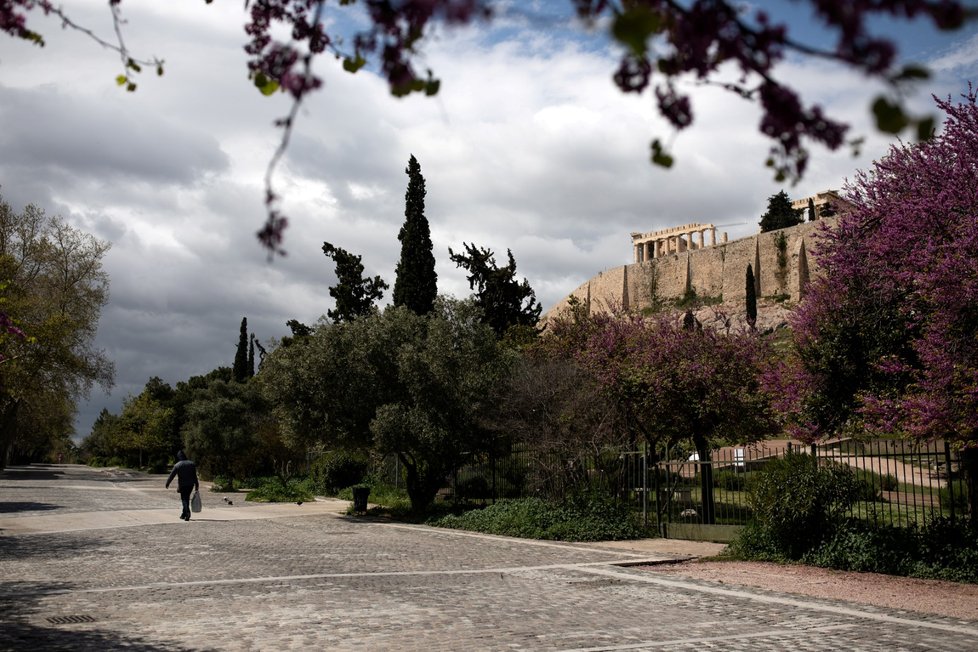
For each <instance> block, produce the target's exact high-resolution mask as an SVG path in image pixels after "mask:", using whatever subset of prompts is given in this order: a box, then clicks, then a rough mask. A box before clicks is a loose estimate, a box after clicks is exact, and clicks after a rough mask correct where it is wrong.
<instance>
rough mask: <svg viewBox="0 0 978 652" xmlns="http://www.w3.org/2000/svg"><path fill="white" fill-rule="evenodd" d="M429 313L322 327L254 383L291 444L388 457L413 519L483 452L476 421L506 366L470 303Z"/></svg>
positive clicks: (268, 364) (400, 312)
mask: <svg viewBox="0 0 978 652" xmlns="http://www.w3.org/2000/svg"><path fill="white" fill-rule="evenodd" d="M435 308H436V309H435V311H434V312H432V313H430V314H428V315H418V314H416V313H414V312H412V311H411V310H408V309H407V308H406V307H389V308H387V309H386V310H384V312H382V313H379V314H376V315H370V316H368V317H364V318H362V319H357V320H355V321H352V322H345V323H339V324H331V325H326V326H322V327H320V328H318V329H316V331H315V332H314V333H313V334H312V335H310V336H308V337H305V338H302V339H301V340H300V341H296V342H294V343H293V344H292V345H291V346H288V347H285V346H283V347H280V348H279V349H277V350H275V351H274V352H272V354H271V355H269V357H268V358H267V359H266V360H265V363H264V365H263V366H262V372H261V373H260V374H259V376H258V378H259V380H260V382H261V386H262V390H263V393H264V395H265V396H266V397H268V399H269V400H270V401H271V402H272V404H273V406H274V410H275V414H276V415H277V416H278V417H279V419H280V421H281V423H282V425H283V430H284V432H285V434H286V435H287V436H288V438H289V439H290V441H292V442H296V443H299V442H303V443H317V444H322V445H324V446H327V447H330V448H351V449H361V450H366V449H371V450H373V451H375V452H377V453H379V454H393V455H396V456H397V457H398V459H399V461H400V463H401V465H403V468H404V469H405V471H406V484H407V488H408V492H409V495H410V496H411V501H412V504H413V505H414V507H415V508H416V509H418V510H419V511H423V510H424V509H425V508H426V507H427V506H428V505H429V504H430V503H431V501H432V500H433V498H434V496H435V494H436V493H437V491H438V489H439V488H440V487H442V486H443V485H444V483H445V482H446V479H447V478H448V477H449V476H450V474H451V472H452V471H454V469H456V468H458V467H459V466H460V465H461V464H463V463H464V462H465V461H466V460H467V459H469V458H470V457H472V456H474V455H477V454H479V453H480V452H481V451H484V450H485V449H486V447H487V446H488V445H489V442H490V436H489V433H488V431H487V428H486V427H485V426H484V425H483V415H484V414H485V413H486V412H487V411H488V410H489V408H490V405H491V400H492V399H491V396H492V389H493V388H494V387H495V386H496V384H497V383H498V382H499V381H500V379H501V378H502V377H503V376H504V374H505V371H506V369H507V366H508V357H507V354H506V353H505V351H504V349H502V348H501V347H500V345H499V343H498V342H497V340H496V337H495V334H494V333H493V332H492V330H491V329H490V328H489V327H488V326H486V325H484V324H482V323H480V322H479V321H478V311H477V309H476V308H475V306H474V304H473V303H472V302H457V301H451V300H447V299H446V300H440V301H439V302H438V303H437V304H436V306H435Z"/></svg>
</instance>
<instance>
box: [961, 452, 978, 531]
mask: <svg viewBox="0 0 978 652" xmlns="http://www.w3.org/2000/svg"><path fill="white" fill-rule="evenodd" d="M961 470H962V471H964V474H963V475H964V484H965V488H966V490H967V492H968V516H969V517H971V524H972V526H975V525H976V524H978V448H965V449H964V450H962V451H961Z"/></svg>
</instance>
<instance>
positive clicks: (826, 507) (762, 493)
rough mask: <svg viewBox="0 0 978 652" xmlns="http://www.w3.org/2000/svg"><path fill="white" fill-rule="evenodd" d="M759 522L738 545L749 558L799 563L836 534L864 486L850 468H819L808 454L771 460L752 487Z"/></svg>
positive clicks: (743, 534) (751, 502)
mask: <svg viewBox="0 0 978 652" xmlns="http://www.w3.org/2000/svg"><path fill="white" fill-rule="evenodd" d="M747 489H748V493H749V495H748V505H749V507H750V508H751V512H752V513H753V516H754V520H753V521H752V522H751V524H750V525H749V526H748V527H747V528H745V530H744V531H742V532H741V537H740V539H742V540H741V541H739V542H735V544H734V549H735V551H736V552H737V554H740V555H742V556H745V557H747V558H785V559H800V558H801V557H802V555H804V554H805V553H806V552H808V551H809V550H811V549H812V548H815V547H817V546H818V545H820V544H821V543H822V542H823V541H825V540H826V539H828V538H830V537H831V536H833V534H834V530H835V528H836V526H837V525H838V524H840V523H841V522H842V520H843V518H844V517H845V514H846V513H847V512H848V511H849V510H850V508H851V507H852V505H853V503H855V501H856V500H857V499H858V498H859V494H860V491H861V490H862V489H861V487H860V483H859V482H858V480H857V479H856V476H855V474H854V473H853V471H852V469H850V468H849V467H847V466H845V465H842V464H837V463H834V462H829V463H824V462H823V463H821V464H819V463H818V461H817V460H816V458H813V457H811V456H810V455H807V454H804V453H789V454H788V455H786V456H785V457H783V458H780V459H776V460H771V461H770V462H768V463H767V464H766V465H765V467H764V469H763V470H762V471H759V472H757V473H755V474H753V475H752V477H751V479H750V481H749V482H748V487H747Z"/></svg>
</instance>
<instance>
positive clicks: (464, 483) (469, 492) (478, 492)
mask: <svg viewBox="0 0 978 652" xmlns="http://www.w3.org/2000/svg"><path fill="white" fill-rule="evenodd" d="M455 496H456V497H457V498H458V499H459V500H486V499H487V498H492V488H491V487H490V486H489V481H488V480H486V479H485V478H484V477H482V476H481V475H476V476H472V477H471V478H465V479H464V480H460V481H459V482H456V483H455Z"/></svg>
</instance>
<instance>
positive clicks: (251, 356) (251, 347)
mask: <svg viewBox="0 0 978 652" xmlns="http://www.w3.org/2000/svg"><path fill="white" fill-rule="evenodd" d="M254 375H255V334H254V333H252V334H251V340H250V342H249V344H248V378H252V377H254Z"/></svg>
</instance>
